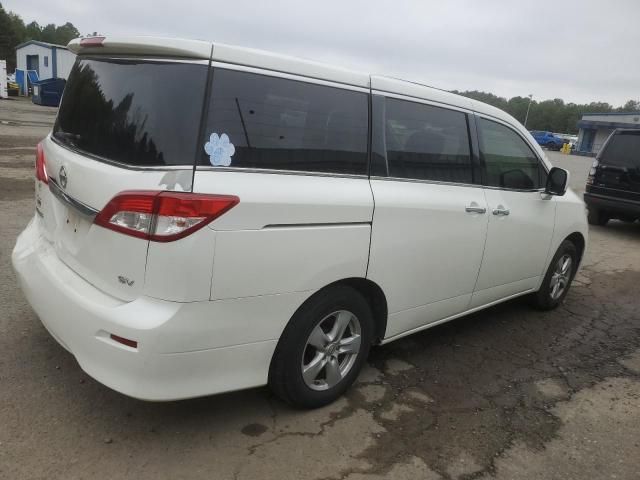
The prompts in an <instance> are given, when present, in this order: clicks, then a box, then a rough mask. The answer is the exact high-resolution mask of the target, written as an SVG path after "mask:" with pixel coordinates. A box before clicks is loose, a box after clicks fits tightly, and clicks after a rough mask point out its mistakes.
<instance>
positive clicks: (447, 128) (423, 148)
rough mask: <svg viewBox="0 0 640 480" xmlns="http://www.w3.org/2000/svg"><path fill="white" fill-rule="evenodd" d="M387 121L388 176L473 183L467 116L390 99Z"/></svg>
mask: <svg viewBox="0 0 640 480" xmlns="http://www.w3.org/2000/svg"><path fill="white" fill-rule="evenodd" d="M384 119H385V120H384V122H385V142H386V153H387V162H388V165H389V176H391V177H399V178H415V179H420V180H437V181H444V182H459V183H471V182H472V173H471V155H470V149H469V135H468V129H467V119H466V115H465V114H464V113H461V112H456V111H453V110H447V109H444V108H438V107H432V106H429V105H422V104H419V103H414V102H408V101H405V100H395V99H391V98H387V99H386V105H385V116H384Z"/></svg>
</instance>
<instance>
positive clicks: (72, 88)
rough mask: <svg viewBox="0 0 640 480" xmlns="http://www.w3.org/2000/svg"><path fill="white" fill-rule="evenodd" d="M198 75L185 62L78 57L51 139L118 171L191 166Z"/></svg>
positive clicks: (202, 76) (201, 78) (199, 97)
mask: <svg viewBox="0 0 640 480" xmlns="http://www.w3.org/2000/svg"><path fill="white" fill-rule="evenodd" d="M206 76H207V67H206V66H205V65H198V64H191V63H175V62H170V61H142V60H114V59H99V60H98V59H88V58H79V59H78V60H77V61H76V63H75V65H74V66H73V69H72V70H71V73H70V75H69V80H68V81H67V84H66V87H65V91H64V95H63V98H62V103H61V105H60V110H59V112H58V118H57V121H56V124H55V126H54V129H53V136H54V138H55V139H57V140H58V141H60V142H61V143H63V144H64V145H67V146H68V147H71V148H74V149H77V150H81V151H82V152H86V153H88V154H91V155H95V156H97V157H101V158H102V159H106V160H111V161H114V162H118V163H123V164H126V165H131V166H163V165H193V163H194V161H195V157H196V147H197V139H198V126H199V123H200V115H201V112H202V101H203V98H204V90H205V84H206Z"/></svg>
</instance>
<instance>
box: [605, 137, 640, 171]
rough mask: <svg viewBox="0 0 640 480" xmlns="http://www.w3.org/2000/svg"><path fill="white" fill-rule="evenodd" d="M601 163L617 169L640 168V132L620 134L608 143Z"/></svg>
mask: <svg viewBox="0 0 640 480" xmlns="http://www.w3.org/2000/svg"><path fill="white" fill-rule="evenodd" d="M599 161H600V163H603V164H604V165H612V166H617V167H631V168H638V167H640V132H618V133H616V134H615V135H613V137H611V139H610V140H609V141H608V142H607V145H606V147H605V148H604V150H603V151H602V153H601V154H600V156H599Z"/></svg>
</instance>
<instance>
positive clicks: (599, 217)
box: [587, 207, 611, 227]
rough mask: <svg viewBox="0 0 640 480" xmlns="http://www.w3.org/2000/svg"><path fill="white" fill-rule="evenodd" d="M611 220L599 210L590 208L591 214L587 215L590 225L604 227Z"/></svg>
mask: <svg viewBox="0 0 640 480" xmlns="http://www.w3.org/2000/svg"><path fill="white" fill-rule="evenodd" d="M610 219H611V217H609V215H607V214H606V213H604V212H603V211H602V210H598V209H597V208H592V207H589V213H588V214H587V221H588V222H589V225H599V226H601V227H603V226H604V225H606V224H607V222H608V221H609V220H610Z"/></svg>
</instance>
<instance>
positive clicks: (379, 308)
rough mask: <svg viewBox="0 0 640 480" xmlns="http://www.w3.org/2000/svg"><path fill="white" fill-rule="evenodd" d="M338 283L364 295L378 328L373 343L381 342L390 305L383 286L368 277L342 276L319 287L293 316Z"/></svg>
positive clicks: (385, 329)
mask: <svg viewBox="0 0 640 480" xmlns="http://www.w3.org/2000/svg"><path fill="white" fill-rule="evenodd" d="M336 285H346V286H348V287H351V288H353V289H354V290H356V291H357V292H358V293H360V294H361V295H362V296H363V297H364V299H365V300H366V301H367V303H368V304H369V307H370V308H371V313H372V314H373V320H374V323H375V329H376V330H375V332H374V335H373V344H374V345H375V344H378V343H380V342H381V341H382V339H384V336H385V333H386V331H387V317H388V313H389V312H388V307H387V297H386V295H385V294H384V292H383V291H382V288H380V286H379V285H378V284H377V283H375V282H373V281H371V280H369V279H367V278H363V277H349V278H342V279H340V280H336V281H334V282H331V283H329V284H327V285H325V286H324V287H322V288H319V289H318V290H316V291H314V292H313V294H312V295H310V296H309V297H308V298H306V299H305V300H304V302H302V303H301V304H300V306H299V307H298V308H297V309H296V311H295V312H294V314H293V315H292V316H291V318H293V316H294V315H295V314H296V313H297V312H298V310H300V309H301V308H302V307H303V306H304V305H305V304H306V303H307V302H308V301H309V300H311V299H312V298H313V297H315V296H316V295H318V294H319V293H321V292H323V291H324V290H326V289H328V288H331V287H335V286H336ZM291 318H290V319H289V320H288V321H287V324H286V325H289V322H290V321H291ZM285 328H286V326H285Z"/></svg>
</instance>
